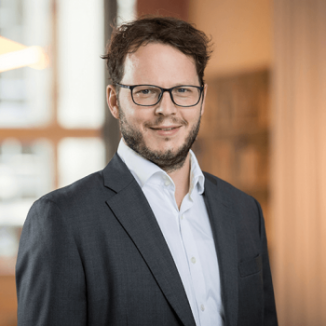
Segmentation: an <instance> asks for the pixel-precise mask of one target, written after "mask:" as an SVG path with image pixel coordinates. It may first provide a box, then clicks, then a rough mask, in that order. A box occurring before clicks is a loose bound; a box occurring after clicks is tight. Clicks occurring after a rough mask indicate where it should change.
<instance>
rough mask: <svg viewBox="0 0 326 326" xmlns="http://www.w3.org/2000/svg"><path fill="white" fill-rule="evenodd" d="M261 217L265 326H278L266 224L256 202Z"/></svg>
mask: <svg viewBox="0 0 326 326" xmlns="http://www.w3.org/2000/svg"><path fill="white" fill-rule="evenodd" d="M256 203H257V206H258V211H259V215H260V216H259V217H260V233H261V241H262V259H263V282H264V326H277V325H278V323H277V315H276V307H275V299H274V290H273V283H272V275H271V270H270V265H269V258H268V249H267V239H266V230H265V222H264V217H263V213H262V209H261V207H260V204H259V203H258V202H257V201H256Z"/></svg>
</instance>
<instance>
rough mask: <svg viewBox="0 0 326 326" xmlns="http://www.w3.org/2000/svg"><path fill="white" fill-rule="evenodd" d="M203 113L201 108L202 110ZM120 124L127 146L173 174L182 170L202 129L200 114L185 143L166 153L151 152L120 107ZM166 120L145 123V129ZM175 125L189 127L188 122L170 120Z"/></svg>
mask: <svg viewBox="0 0 326 326" xmlns="http://www.w3.org/2000/svg"><path fill="white" fill-rule="evenodd" d="M200 112H201V108H200ZM119 118H120V120H119V123H120V131H121V134H122V136H123V139H124V140H125V142H126V144H127V145H128V146H129V147H130V148H131V149H133V150H134V151H135V152H137V153H138V154H139V155H141V156H142V157H144V158H145V159H147V160H148V161H151V162H153V163H154V164H156V165H158V166H159V167H160V168H161V169H162V170H164V171H165V172H172V171H175V170H178V169H180V168H181V167H182V166H183V165H184V163H185V161H186V158H187V155H188V153H189V150H190V148H191V146H192V144H193V143H194V142H195V140H196V137H197V135H198V132H199V127H200V119H201V114H199V118H198V120H197V122H196V123H195V125H194V126H193V127H192V128H191V130H190V132H189V134H188V136H187V138H186V140H185V142H184V144H183V145H181V146H180V147H179V148H178V149H177V150H175V151H172V150H171V149H168V150H166V151H163V150H151V149H150V148H149V147H147V146H146V143H145V141H144V136H143V134H142V133H141V132H140V131H139V130H137V129H135V128H134V127H133V126H131V125H130V124H129V123H128V122H127V120H126V117H125V115H124V113H123V110H122V109H121V107H120V106H119ZM165 119H166V118H164V117H162V116H160V117H158V118H157V119H156V120H155V121H154V122H153V123H149V122H147V123H145V127H147V128H150V127H155V126H159V125H160V124H161V123H162V122H163V121H164V120H165ZM169 120H170V121H172V122H173V123H175V124H178V125H185V126H187V125H188V122H187V121H185V120H182V119H177V118H175V117H173V118H171V119H169ZM165 141H171V140H170V139H169V138H166V139H165Z"/></svg>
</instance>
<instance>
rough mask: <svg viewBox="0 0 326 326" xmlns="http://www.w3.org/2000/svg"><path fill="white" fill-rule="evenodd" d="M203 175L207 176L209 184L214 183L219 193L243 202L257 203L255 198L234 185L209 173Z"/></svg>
mask: <svg viewBox="0 0 326 326" xmlns="http://www.w3.org/2000/svg"><path fill="white" fill-rule="evenodd" d="M203 173H204V176H205V180H207V182H211V183H213V184H214V185H215V186H216V187H217V188H216V189H217V190H218V191H219V192H222V193H223V194H225V195H226V196H227V197H228V198H231V199H232V198H238V199H242V200H249V201H256V200H255V198H253V197H252V196H250V195H248V194H247V193H245V192H244V191H242V190H240V189H238V188H236V187H235V186H233V185H232V184H230V183H228V182H226V181H224V180H222V179H220V178H218V177H216V176H215V175H213V174H210V173H208V172H203Z"/></svg>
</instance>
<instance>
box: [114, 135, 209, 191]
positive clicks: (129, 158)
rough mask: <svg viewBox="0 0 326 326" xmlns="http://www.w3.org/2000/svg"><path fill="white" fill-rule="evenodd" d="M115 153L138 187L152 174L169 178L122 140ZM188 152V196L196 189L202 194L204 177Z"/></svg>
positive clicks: (191, 152)
mask: <svg viewBox="0 0 326 326" xmlns="http://www.w3.org/2000/svg"><path fill="white" fill-rule="evenodd" d="M117 152H118V155H119V156H120V158H121V159H122V161H123V162H124V163H125V164H126V165H127V167H128V169H129V170H130V172H131V173H132V175H133V176H134V177H135V179H136V181H137V182H138V184H139V185H140V187H143V186H144V185H145V184H146V182H147V181H148V180H149V179H150V178H151V177H152V176H153V175H154V174H161V175H162V174H163V175H165V176H167V177H169V175H168V174H167V173H166V172H165V171H164V170H162V169H161V168H160V167H159V166H157V165H156V164H154V163H152V162H150V161H148V160H146V159H145V158H144V157H142V156H141V155H139V154H138V153H136V152H135V151H134V150H132V149H131V148H130V147H129V146H127V145H126V143H125V142H124V141H123V139H122V138H121V140H120V143H119V147H118V151H117ZM189 152H190V164H191V170H190V189H189V194H190V195H191V194H192V192H193V191H194V189H196V190H197V191H198V193H199V194H202V193H203V192H204V182H205V177H204V174H203V172H202V171H201V169H200V167H199V164H198V161H197V159H196V156H195V154H194V152H193V151H192V150H190V151H189ZM169 178H170V177H169Z"/></svg>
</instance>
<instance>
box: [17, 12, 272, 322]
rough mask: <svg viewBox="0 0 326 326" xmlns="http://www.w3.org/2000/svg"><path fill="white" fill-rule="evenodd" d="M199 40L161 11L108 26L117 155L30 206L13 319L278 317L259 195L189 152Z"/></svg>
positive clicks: (198, 84)
mask: <svg viewBox="0 0 326 326" xmlns="http://www.w3.org/2000/svg"><path fill="white" fill-rule="evenodd" d="M207 45H208V39H207V37H206V36H205V35H204V34H203V33H202V32H200V31H198V30H196V29H195V28H194V27H193V26H191V25H189V24H188V23H185V22H183V21H180V20H177V19H173V18H158V17H156V18H155V17H154V18H143V19H139V20H136V21H134V22H132V23H129V24H125V25H122V26H121V27H120V28H118V30H117V31H116V32H115V34H114V36H113V38H112V40H111V43H110V46H109V48H108V53H107V55H105V56H104V57H105V58H106V59H107V64H108V68H109V75H110V85H109V86H108V88H107V99H108V106H109V108H110V111H111V113H112V115H113V116H114V117H115V118H117V119H119V123H120V130H121V134H122V140H121V142H120V145H119V148H118V153H117V155H116V156H115V157H114V158H113V159H112V160H111V162H110V163H109V164H108V165H107V167H106V168H105V169H104V170H103V171H100V172H97V173H94V174H92V175H90V176H88V177H86V178H84V179H82V180H79V181H77V182H75V183H74V184H72V185H70V186H68V187H65V188H63V189H59V190H57V191H54V192H52V193H50V194H48V195H46V196H44V197H42V198H41V199H40V200H38V201H37V202H36V203H35V204H34V205H33V207H32V208H31V210H30V212H29V215H28V217H27V219H26V222H25V225H24V228H23V232H22V237H21V243H20V249H19V254H18V260H17V274H16V275H17V289H18V325H20V326H22V325H31V326H32V325H33V326H36V325H47V326H49V325H60V326H63V325H67V326H68V325H69V326H72V325H76V326H77V325H78V326H81V325H94V326H95V325H96V326H100V325H141V326H146V325H148V326H154V325H167V326H173V325H189V326H190V325H201V326H210V325H223V326H236V325H238V326H245V325H247V326H258V325H277V320H276V312H275V304H274V295H273V287H272V280H271V273H270V267H269V262H268V254H267V245H266V236H265V228H264V220H263V216H262V212H261V209H260V206H259V204H258V203H257V201H256V200H255V199H253V198H252V197H250V196H248V195H246V194H244V193H242V192H241V191H239V190H237V189H235V188H234V187H232V186H231V185H229V184H227V183H225V182H224V181H222V180H220V179H218V178H216V177H214V176H212V175H210V174H207V173H204V174H203V173H202V171H201V170H200V168H199V165H198V163H197V160H196V157H195V155H194V154H193V152H191V150H190V147H191V145H192V144H193V142H194V141H195V139H196V136H197V133H198V130H199V125H200V118H201V115H202V114H203V113H204V107H205V96H206V92H207V85H205V84H204V80H203V76H204V69H205V66H206V64H207V60H208V58H209V52H208V50H207Z"/></svg>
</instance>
